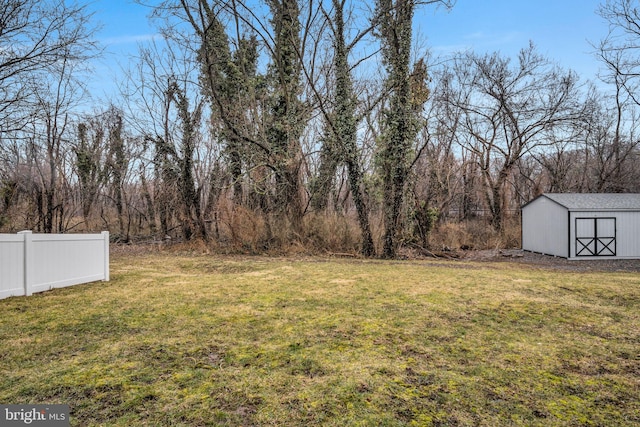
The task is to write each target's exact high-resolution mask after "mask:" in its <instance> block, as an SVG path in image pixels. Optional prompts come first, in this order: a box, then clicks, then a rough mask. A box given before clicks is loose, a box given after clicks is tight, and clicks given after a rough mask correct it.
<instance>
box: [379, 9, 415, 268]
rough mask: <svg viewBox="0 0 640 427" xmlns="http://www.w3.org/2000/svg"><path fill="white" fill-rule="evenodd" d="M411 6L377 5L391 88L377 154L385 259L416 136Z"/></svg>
mask: <svg viewBox="0 0 640 427" xmlns="http://www.w3.org/2000/svg"><path fill="white" fill-rule="evenodd" d="M414 7H415V3H414V0H395V1H394V0H378V2H377V8H376V16H377V17H378V19H379V22H378V29H379V33H380V37H381V42H382V56H383V60H384V64H385V67H386V68H387V73H388V76H387V83H388V85H389V90H390V99H389V106H388V109H387V111H386V114H385V133H384V140H383V142H382V150H381V154H380V156H381V157H380V160H381V164H382V174H383V177H382V178H383V192H384V201H383V203H384V223H385V224H384V225H385V230H384V242H383V252H382V256H383V257H384V258H395V256H396V250H397V248H396V246H397V242H396V237H397V232H398V225H399V220H400V213H401V212H402V205H403V195H404V184H405V181H406V179H407V175H408V171H409V165H408V160H409V159H408V156H409V153H410V151H411V146H412V142H413V139H414V137H415V135H416V129H415V125H414V114H413V111H412V108H411V86H410V83H409V78H410V73H409V69H410V68H409V64H410V59H411V56H410V54H411V32H412V23H411V21H412V18H413V10H414Z"/></svg>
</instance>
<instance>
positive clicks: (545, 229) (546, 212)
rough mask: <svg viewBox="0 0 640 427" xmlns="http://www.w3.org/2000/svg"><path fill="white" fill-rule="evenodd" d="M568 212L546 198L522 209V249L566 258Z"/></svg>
mask: <svg viewBox="0 0 640 427" xmlns="http://www.w3.org/2000/svg"><path fill="white" fill-rule="evenodd" d="M567 222H568V211H567V209H565V208H564V207H562V206H560V205H559V204H557V203H555V202H553V201H551V200H549V199H548V198H546V197H540V198H538V199H536V200H534V201H533V202H531V203H529V204H528V205H526V206H525V207H524V208H523V209H522V249H524V250H527V251H532V252H540V253H543V254H547V255H555V256H561V257H567V256H569V254H568V242H567V239H568V235H569V230H568V223H567Z"/></svg>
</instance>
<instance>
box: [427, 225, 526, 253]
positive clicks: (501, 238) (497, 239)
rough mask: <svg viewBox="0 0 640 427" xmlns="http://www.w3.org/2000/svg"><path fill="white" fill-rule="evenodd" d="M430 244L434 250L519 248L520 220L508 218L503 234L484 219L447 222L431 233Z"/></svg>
mask: <svg viewBox="0 0 640 427" xmlns="http://www.w3.org/2000/svg"><path fill="white" fill-rule="evenodd" d="M429 243H430V245H431V248H432V249H434V250H441V249H451V250H457V249H477V250H482V249H506V248H519V247H520V218H519V217H510V218H507V219H506V220H505V222H504V229H503V230H502V232H497V231H496V230H495V229H494V228H493V227H492V226H491V225H490V224H489V221H488V220H486V219H484V218H476V219H472V220H467V221H460V222H458V221H447V222H445V223H442V224H440V225H439V226H438V227H437V228H436V229H435V230H434V231H433V232H432V233H431V236H430V239H429Z"/></svg>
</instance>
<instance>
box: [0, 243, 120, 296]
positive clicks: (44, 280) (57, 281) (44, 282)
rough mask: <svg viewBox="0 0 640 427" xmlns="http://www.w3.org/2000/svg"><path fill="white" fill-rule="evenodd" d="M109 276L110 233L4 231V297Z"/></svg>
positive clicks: (0, 283) (0, 275) (0, 266)
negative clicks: (5, 232)
mask: <svg viewBox="0 0 640 427" xmlns="http://www.w3.org/2000/svg"><path fill="white" fill-rule="evenodd" d="M97 280H103V281H108V280H109V233H108V232H106V231H105V232H103V233H102V234H33V233H31V232H30V231H24V232H21V233H18V235H17V236H15V235H6V234H5V235H0V298H6V297H8V296H12V295H15V296H17V295H31V294H32V293H34V292H42V291H46V290H50V289H54V288H61V287H65V286H72V285H78V284H81V283H88V282H94V281H97Z"/></svg>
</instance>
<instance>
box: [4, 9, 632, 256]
mask: <svg viewBox="0 0 640 427" xmlns="http://www.w3.org/2000/svg"><path fill="white" fill-rule="evenodd" d="M425 7H441V8H442V9H447V8H450V7H453V2H451V1H449V0H422V1H416V0H376V1H375V3H374V4H373V5H371V6H370V5H369V3H368V2H363V1H357V0H353V1H346V0H324V1H318V2H316V1H311V2H300V1H297V0H264V1H256V2H251V3H245V1H244V0H231V1H224V2H222V1H217V0H166V1H164V2H162V3H161V4H160V5H158V6H156V7H154V8H153V9H152V10H151V19H153V22H155V23H156V24H157V26H158V28H159V32H160V33H161V34H162V35H163V38H162V40H156V41H153V42H151V43H149V44H147V45H145V46H142V47H140V51H139V55H138V56H137V57H136V58H132V59H131V62H130V67H129V69H128V70H127V78H126V80H125V81H122V82H119V83H120V92H121V93H120V94H119V97H118V98H114V100H112V101H111V103H110V105H108V106H106V107H94V109H93V110H92V112H91V113H87V112H86V111H87V109H86V108H84V111H85V112H81V111H83V109H81V108H80V106H82V105H87V103H90V102H91V101H90V94H86V93H85V92H86V91H85V88H84V87H83V76H85V75H86V73H87V72H89V70H86V69H83V65H84V64H86V63H87V61H88V60H89V59H91V58H93V57H95V56H97V55H98V53H99V47H98V46H97V45H96V43H95V42H94V40H93V37H94V30H93V29H92V28H93V27H92V22H93V17H92V16H91V14H90V13H88V10H87V9H86V7H85V6H78V5H77V4H75V3H71V2H67V1H65V0H46V1H35V0H0V144H1V145H0V230H2V231H5V232H14V231H17V230H20V229H33V230H35V231H41V232H47V233H50V232H79V231H87V230H90V231H96V230H101V229H108V230H110V231H111V232H112V235H113V236H115V238H117V239H118V240H120V241H125V242H126V241H131V240H143V239H146V240H163V239H166V238H171V239H179V240H185V241H192V240H198V241H204V242H208V243H210V244H212V245H217V246H219V247H223V248H229V249H231V250H249V251H262V250H269V249H278V248H286V247H289V246H291V245H294V246H295V245H299V246H302V247H306V246H310V247H314V248H319V249H323V250H329V251H344V250H358V251H360V252H361V253H362V254H363V255H365V256H381V257H385V258H394V257H396V256H397V255H398V251H399V249H400V248H402V247H405V246H413V247H416V248H421V249H424V250H428V249H429V246H430V240H429V237H430V233H431V232H432V230H434V229H437V228H438V227H439V226H440V225H441V224H443V223H446V222H451V221H459V222H460V223H466V222H468V221H476V222H478V221H479V222H481V223H483V224H486V227H487V228H490V229H491V230H493V232H495V233H497V234H500V233H503V232H504V230H505V228H506V227H507V223H508V221H509V219H510V217H511V215H512V213H513V212H514V211H517V209H518V207H519V206H520V205H521V204H523V203H525V202H527V201H528V200H530V199H531V198H533V197H535V196H536V195H537V194H540V193H542V192H640V147H639V140H638V126H639V125H640V121H639V120H640V117H639V116H638V112H640V110H639V109H638V106H639V105H640V104H639V103H640V95H639V92H638V90H637V85H638V81H639V80H638V76H639V75H640V69H639V68H640V55H639V52H638V51H637V46H638V41H640V32H639V31H638V28H639V27H640V16H638V14H637V11H636V7H635V5H634V2H633V1H631V0H616V1H606V2H605V3H604V4H603V5H602V6H601V7H600V9H599V11H598V13H599V14H600V16H602V18H603V19H605V20H606V21H607V22H609V23H610V24H611V25H610V28H611V32H610V34H608V35H605V36H604V38H603V39H602V41H601V42H600V43H599V44H597V45H594V55H595V56H596V57H597V58H598V59H599V60H600V63H601V64H602V66H603V71H602V75H601V76H600V81H599V82H598V84H596V83H595V82H584V81H581V80H580V78H579V76H578V75H576V73H574V72H573V71H571V70H563V69H561V68H559V67H558V66H557V65H555V64H554V63H553V61H552V60H550V59H548V58H545V57H544V56H542V55H541V54H540V53H539V52H538V51H537V50H536V48H535V46H534V45H533V44H531V45H529V46H525V47H524V48H523V49H522V50H521V52H520V54H519V55H518V56H517V57H514V58H510V57H505V56H504V55H502V54H500V53H492V54H478V53H474V52H465V53H460V54H456V55H453V56H452V57H448V58H434V57H432V56H430V55H429V54H428V53H427V52H423V51H420V50H418V49H416V48H415V46H416V44H417V43H416V40H414V35H415V31H414V28H413V18H414V14H415V12H416V9H417V8H425ZM83 102H84V104H82V103H83ZM480 213H482V215H480Z"/></svg>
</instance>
